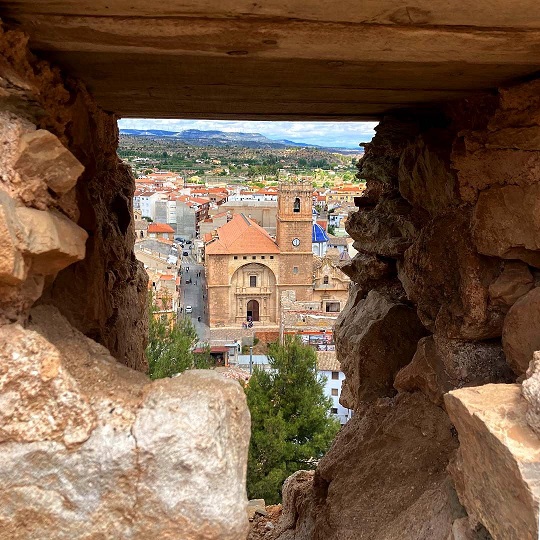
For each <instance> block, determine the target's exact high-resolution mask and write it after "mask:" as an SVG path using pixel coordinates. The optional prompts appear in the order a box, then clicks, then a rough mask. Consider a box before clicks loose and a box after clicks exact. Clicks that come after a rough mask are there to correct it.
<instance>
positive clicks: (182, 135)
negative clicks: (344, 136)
mask: <svg viewBox="0 0 540 540" xmlns="http://www.w3.org/2000/svg"><path fill="white" fill-rule="evenodd" d="M120 133H121V134H122V135H132V136H134V137H152V138H156V137H157V138H164V139H165V138H166V139H175V140H177V141H179V142H184V143H186V144H191V145H193V146H244V147H247V148H290V147H301V148H318V149H320V150H329V151H339V152H340V153H351V154H352V153H355V154H356V153H359V152H360V150H351V149H350V148H331V147H325V146H318V145H315V144H308V143H303V142H295V141H289V140H287V139H279V140H275V139H269V138H268V137H265V136H264V135H261V134H260V133H242V132H237V131H202V130H199V129H185V130H183V131H165V130H163V129H123V128H122V129H120Z"/></svg>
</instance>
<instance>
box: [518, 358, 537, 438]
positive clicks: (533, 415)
mask: <svg viewBox="0 0 540 540" xmlns="http://www.w3.org/2000/svg"><path fill="white" fill-rule="evenodd" d="M521 393H522V395H523V397H524V398H525V399H526V400H527V403H528V406H527V415H526V418H527V423H528V424H529V426H530V428H531V429H532V430H533V431H534V432H535V433H536V435H537V436H538V437H539V438H540V352H539V351H535V353H534V355H533V359H532V361H531V363H530V364H529V369H527V378H526V379H525V380H524V381H523V384H522V385H521Z"/></svg>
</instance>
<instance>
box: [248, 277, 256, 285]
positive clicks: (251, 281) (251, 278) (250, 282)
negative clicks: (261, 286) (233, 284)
mask: <svg viewBox="0 0 540 540" xmlns="http://www.w3.org/2000/svg"><path fill="white" fill-rule="evenodd" d="M249 286H250V287H256V286H257V276H249Z"/></svg>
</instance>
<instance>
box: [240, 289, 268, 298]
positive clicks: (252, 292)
mask: <svg viewBox="0 0 540 540" xmlns="http://www.w3.org/2000/svg"><path fill="white" fill-rule="evenodd" d="M236 294H243V295H246V296H261V295H268V296H270V295H271V294H272V287H236Z"/></svg>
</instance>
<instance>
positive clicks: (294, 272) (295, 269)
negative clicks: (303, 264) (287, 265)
mask: <svg viewBox="0 0 540 540" xmlns="http://www.w3.org/2000/svg"><path fill="white" fill-rule="evenodd" d="M292 273H293V274H298V266H293V269H292Z"/></svg>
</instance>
